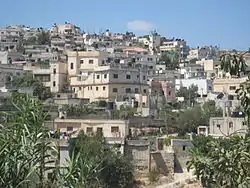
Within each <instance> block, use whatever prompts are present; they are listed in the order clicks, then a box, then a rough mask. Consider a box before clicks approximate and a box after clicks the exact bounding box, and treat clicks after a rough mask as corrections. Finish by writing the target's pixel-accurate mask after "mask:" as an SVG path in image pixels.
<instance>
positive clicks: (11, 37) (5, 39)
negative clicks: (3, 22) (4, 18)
mask: <svg viewBox="0 0 250 188" xmlns="http://www.w3.org/2000/svg"><path fill="white" fill-rule="evenodd" d="M22 36H23V29H22V27H19V26H8V27H6V28H0V49H2V50H8V49H13V50H14V49H15V50H17V49H18V48H19V47H20V46H21V45H22Z"/></svg>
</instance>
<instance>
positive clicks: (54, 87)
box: [23, 62, 67, 93]
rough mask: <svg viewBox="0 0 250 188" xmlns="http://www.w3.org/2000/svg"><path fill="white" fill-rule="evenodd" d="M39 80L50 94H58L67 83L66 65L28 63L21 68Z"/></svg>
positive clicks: (59, 63) (61, 63) (58, 63)
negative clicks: (48, 89)
mask: <svg viewBox="0 0 250 188" xmlns="http://www.w3.org/2000/svg"><path fill="white" fill-rule="evenodd" d="M23 69H24V71H26V72H30V73H32V74H33V76H34V77H35V78H36V79H38V80H40V81H41V82H42V83H43V84H44V86H45V87H47V88H50V91H51V92H52V93H57V92H60V91H61V90H62V88H63V86H64V84H65V83H66V82H67V63H63V62H51V63H50V64H48V65H45V64H44V65H43V64H39V63H33V62H28V63H26V64H25V65H24V67H23Z"/></svg>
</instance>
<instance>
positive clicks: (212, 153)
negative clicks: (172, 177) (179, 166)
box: [188, 136, 250, 188]
mask: <svg viewBox="0 0 250 188" xmlns="http://www.w3.org/2000/svg"><path fill="white" fill-rule="evenodd" d="M193 146H194V147H193V148H192V149H191V150H190V157H191V160H190V161H189V162H188V169H189V170H190V169H194V172H195V175H196V177H197V179H198V180H201V183H202V185H203V186H204V187H228V188H229V187H248V185H249V184H250V139H249V137H246V138H241V137H231V138H230V139H229V138H219V139H217V138H213V137H205V136H197V137H194V139H193Z"/></svg>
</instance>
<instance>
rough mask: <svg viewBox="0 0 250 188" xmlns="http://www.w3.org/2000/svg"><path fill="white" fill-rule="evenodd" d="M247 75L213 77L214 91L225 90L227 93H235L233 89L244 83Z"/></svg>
mask: <svg viewBox="0 0 250 188" xmlns="http://www.w3.org/2000/svg"><path fill="white" fill-rule="evenodd" d="M246 80H247V77H242V78H215V79H214V82H213V91H214V92H225V93H228V94H229V95H236V93H235V91H236V89H238V88H239V87H240V84H242V83H244V82H245V81H246Z"/></svg>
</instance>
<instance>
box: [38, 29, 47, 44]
mask: <svg viewBox="0 0 250 188" xmlns="http://www.w3.org/2000/svg"><path fill="white" fill-rule="evenodd" d="M37 44H39V45H45V44H47V45H49V44H50V33H49V31H44V30H42V31H40V32H39V33H38V35H37Z"/></svg>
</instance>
